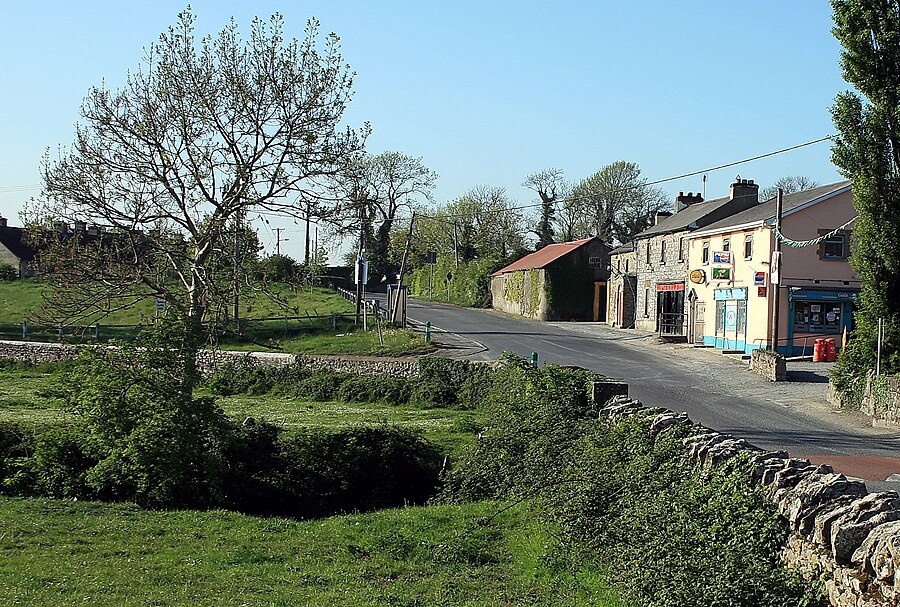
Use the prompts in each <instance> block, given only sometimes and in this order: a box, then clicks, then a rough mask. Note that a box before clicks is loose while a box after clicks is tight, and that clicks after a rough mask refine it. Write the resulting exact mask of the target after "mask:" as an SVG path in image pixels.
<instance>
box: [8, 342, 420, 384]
mask: <svg viewBox="0 0 900 607" xmlns="http://www.w3.org/2000/svg"><path fill="white" fill-rule="evenodd" d="M79 351H80V347H79V346H73V345H69V344H58V343H49V342H33V341H0V359H4V360H14V361H18V362H28V363H32V364H41V363H52V362H59V361H62V360H69V359H71V358H74V357H75V356H76V355H77V354H78V352H79ZM225 363H231V364H233V365H247V366H268V367H287V366H290V365H293V364H299V365H300V366H301V367H302V368H304V369H309V370H311V371H318V370H329V371H341V372H345V373H357V374H360V375H394V376H397V377H418V375H419V360H418V358H414V357H408V358H406V357H404V358H387V357H378V356H325V355H311V354H298V355H294V354H282V353H279V352H235V351H231V350H201V351H200V353H199V356H198V364H199V367H200V372H201V373H204V374H208V373H212V372H213V371H214V370H215V369H216V367H217V366H220V365H223V364H225Z"/></svg>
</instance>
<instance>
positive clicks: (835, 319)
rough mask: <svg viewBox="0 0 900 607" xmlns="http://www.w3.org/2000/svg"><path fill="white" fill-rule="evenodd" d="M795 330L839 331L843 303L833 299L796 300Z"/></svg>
mask: <svg viewBox="0 0 900 607" xmlns="http://www.w3.org/2000/svg"><path fill="white" fill-rule="evenodd" d="M793 305H794V331H800V332H804V333H838V332H840V327H841V313H842V312H843V305H842V304H841V303H839V302H833V301H795V302H794V304H793Z"/></svg>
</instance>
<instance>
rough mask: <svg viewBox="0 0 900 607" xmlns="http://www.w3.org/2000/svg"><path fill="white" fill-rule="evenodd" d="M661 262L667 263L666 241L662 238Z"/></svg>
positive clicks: (660, 248) (660, 245) (660, 247)
mask: <svg viewBox="0 0 900 607" xmlns="http://www.w3.org/2000/svg"><path fill="white" fill-rule="evenodd" d="M659 263H666V241H665V240H662V241H660V243H659Z"/></svg>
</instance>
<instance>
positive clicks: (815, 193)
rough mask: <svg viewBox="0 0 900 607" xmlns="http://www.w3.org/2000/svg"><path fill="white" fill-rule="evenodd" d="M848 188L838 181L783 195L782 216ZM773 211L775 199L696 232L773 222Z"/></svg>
mask: <svg viewBox="0 0 900 607" xmlns="http://www.w3.org/2000/svg"><path fill="white" fill-rule="evenodd" d="M849 187H850V182H849V181H839V182H837V183H832V184H829V185H823V186H819V187H817V188H812V189H809V190H803V191H802V192H795V193H793V194H785V195H784V197H783V198H782V200H781V205H782V208H781V212H782V216H784V215H790V214H791V213H794V212H796V211H798V210H800V209H801V208H802V207H804V206H805V205H808V204H810V203H813V202H818V201H819V200H820V199H824V198H829V197H831V196H835V195H837V194H840V193H842V192H843V191H844V190H846V189H847V188H849ZM775 211H776V209H775V199H774V198H772V199H770V200H767V201H766V202H763V203H761V204H758V205H756V206H754V207H750V208H749V209H747V210H745V211H741V212H739V213H735V214H734V215H729V216H728V217H726V218H725V219H720V220H719V221H716V222H715V223H711V224H709V225H708V226H703V228H701V230H698V233H699V232H701V231H702V232H703V233H704V234H705V233H714V232H716V231H717V230H726V229H728V228H732V227H734V226H740V225H747V224H752V223H763V222H774V221H775Z"/></svg>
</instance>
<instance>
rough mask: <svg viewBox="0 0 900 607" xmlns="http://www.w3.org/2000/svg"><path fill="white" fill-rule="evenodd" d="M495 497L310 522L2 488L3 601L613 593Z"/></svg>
mask: <svg viewBox="0 0 900 607" xmlns="http://www.w3.org/2000/svg"><path fill="white" fill-rule="evenodd" d="M499 508H500V506H499V505H497V504H494V503H481V504H470V505H464V506H430V507H422V508H405V509H398V510H385V511H381V512H376V513H370V514H365V515H352V516H339V517H331V518H327V519H320V520H311V521H293V520H285V519H278V518H256V517H251V516H244V515H239V514H234V513H230V512H222V511H212V512H197V511H176V512H153V511H143V510H140V509H138V508H137V507H135V506H131V505H127V504H104V503H97V502H66V501H56V500H46V499H18V498H15V499H12V498H0V520H2V521H3V528H2V531H0V604H3V605H32V606H50V605H91V606H93V607H102V606H110V607H112V606H115V607H123V606H129V605H134V606H137V605H140V606H158V607H162V606H167V607H168V606H178V605H184V606H188V605H190V606H192V607H197V606H216V607H220V606H231V605H233V606H235V607H238V606H247V607H250V606H276V605H277V606H282V605H283V606H307V605H308V606H310V607H320V606H340V605H346V606H348V607H350V606H353V607H357V606H368V605H372V606H376V605H378V606H383V605H393V606H408V607H413V606H422V607H425V606H432V605H472V606H477V605H484V606H489V605H490V606H493V605H559V604H576V603H577V604H591V605H599V606H601V607H602V606H609V607H612V606H616V605H620V604H621V603H618V602H617V601H616V600H615V597H614V596H613V595H612V593H611V592H610V591H609V590H608V589H607V588H605V587H604V586H603V584H602V583H601V582H600V581H599V580H598V579H597V578H596V577H594V576H591V575H588V574H581V575H578V576H573V575H571V574H570V573H566V572H565V569H564V568H556V567H554V566H553V562H554V561H555V559H554V556H553V553H552V552H553V551H552V549H550V550H548V546H552V544H553V541H552V540H551V538H550V537H549V535H548V534H547V533H546V530H545V529H544V528H543V526H542V525H541V524H539V523H538V522H537V521H536V519H534V518H532V517H531V516H530V514H529V513H528V512H527V511H525V510H523V509H521V508H517V509H512V510H508V511H506V512H503V513H501V514H499V515H497V516H496V517H494V518H492V519H491V520H490V523H489V524H487V525H483V524H480V521H482V520H483V519H485V518H486V517H489V516H491V515H494V514H496V513H497V511H498V509H499Z"/></svg>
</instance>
